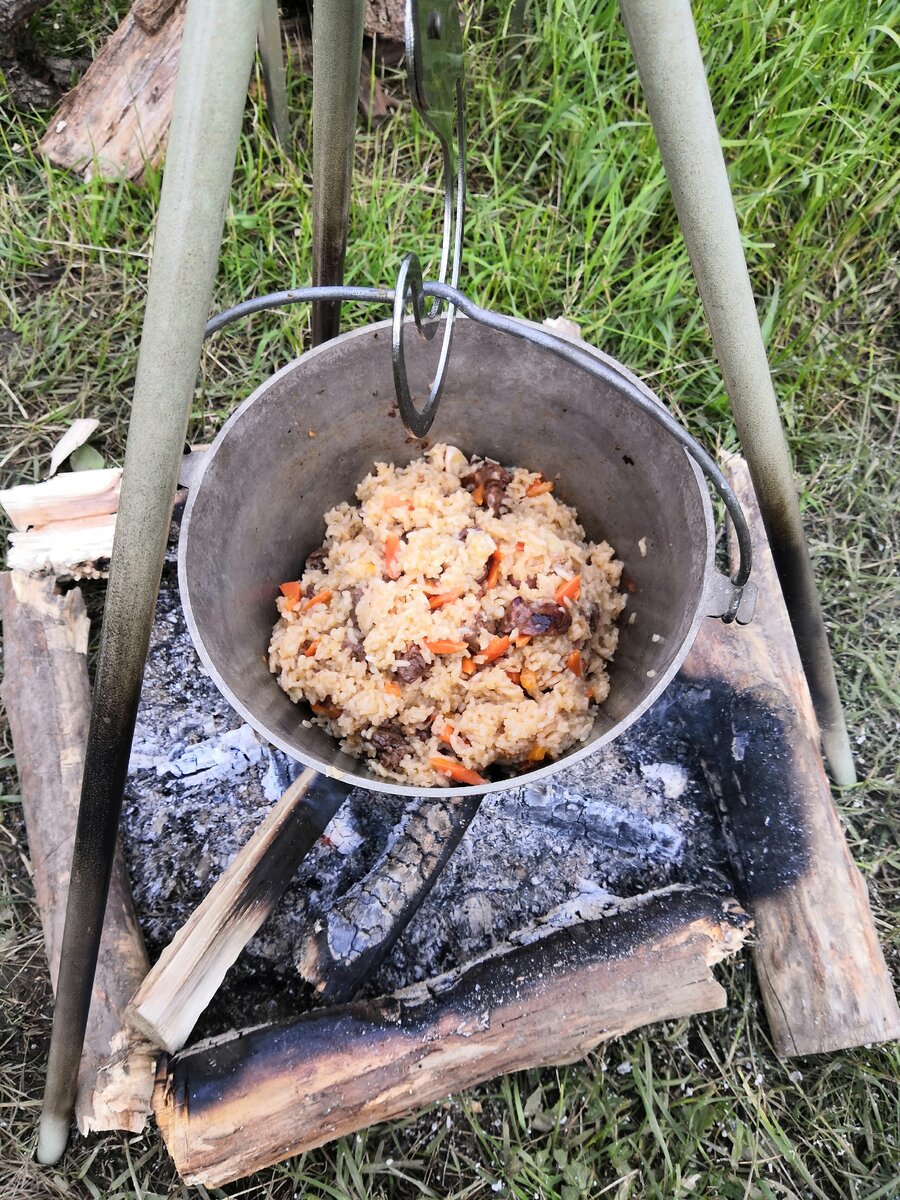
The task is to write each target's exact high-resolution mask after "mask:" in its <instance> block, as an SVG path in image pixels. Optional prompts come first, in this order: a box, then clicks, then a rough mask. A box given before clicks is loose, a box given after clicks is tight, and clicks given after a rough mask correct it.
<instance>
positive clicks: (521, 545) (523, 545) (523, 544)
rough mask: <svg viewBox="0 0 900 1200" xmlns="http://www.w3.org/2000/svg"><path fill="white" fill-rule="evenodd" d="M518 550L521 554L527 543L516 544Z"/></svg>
mask: <svg viewBox="0 0 900 1200" xmlns="http://www.w3.org/2000/svg"><path fill="white" fill-rule="evenodd" d="M516 549H517V550H518V552H519V553H520V554H521V553H522V551H523V550H524V549H525V543H524V542H516Z"/></svg>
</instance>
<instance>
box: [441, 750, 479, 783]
mask: <svg viewBox="0 0 900 1200" xmlns="http://www.w3.org/2000/svg"><path fill="white" fill-rule="evenodd" d="M428 762H429V763H430V765H431V766H432V767H434V769H435V771H440V773H441V774H442V775H449V776H450V778H451V779H455V780H456V781H457V783H472V784H478V783H487V780H486V779H482V777H481V776H480V775H479V774H478V773H477V772H475V771H470V770H469V768H468V767H464V766H463V765H462V763H458V762H455V761H454V760H453V759H452V758H445V757H444V755H443V754H435V755H433V756H432V757H431V758H429V760H428Z"/></svg>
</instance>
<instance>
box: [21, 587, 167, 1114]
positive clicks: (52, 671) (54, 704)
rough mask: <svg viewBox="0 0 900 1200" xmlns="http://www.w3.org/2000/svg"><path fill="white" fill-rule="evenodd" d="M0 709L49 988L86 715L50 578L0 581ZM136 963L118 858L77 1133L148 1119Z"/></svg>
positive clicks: (78, 620)
mask: <svg viewBox="0 0 900 1200" xmlns="http://www.w3.org/2000/svg"><path fill="white" fill-rule="evenodd" d="M0 615H2V620H3V644H4V656H5V679H4V682H3V686H2V689H0V694H2V698H3V700H4V702H5V704H6V706H7V710H8V713H9V722H10V727H11V729H12V738H13V747H14V749H15V755H16V765H17V767H18V772H19V780H20V783H21V789H22V808H23V811H24V815H25V827H26V831H27V834H28V846H29V852H30V856H31V869H32V875H33V878H34V886H35V892H36V895H37V904H38V909H39V911H40V916H41V924H42V926H43V931H44V945H45V947H46V951H47V959H48V963H49V966H50V980H51V983H52V985H53V987H54V989H55V987H56V978H57V973H58V970H59V954H60V949H61V945H62V933H63V924H64V921H65V911H66V895H67V892H68V886H69V869H70V863H71V858H72V845H73V841H74V837H75V822H76V818H77V814H78V802H79V798H80V795H81V774H82V770H83V766H84V749H85V745H86V742H87V730H88V719H89V715H90V706H91V698H90V686H89V683H88V673H87V644H88V630H89V622H88V618H87V615H86V613H85V609H84V601H83V599H82V597H81V592H80V591H78V590H77V589H75V590H73V591H70V592H69V593H68V594H67V595H66V596H61V595H59V594H58V593H57V592H56V591H55V590H54V584H53V581H52V580H50V579H35V578H32V577H29V576H28V575H23V574H20V573H18V572H4V573H3V574H2V575H0ZM148 965H149V964H148V962H147V956H146V952H145V950H144V943H143V940H142V938H141V932H140V928H139V926H138V923H137V918H136V916H135V912H134V906H133V903H132V899H131V890H130V887H129V883H128V878H127V874H126V871H125V865H124V862H123V859H122V854H121V850H118V851H117V853H116V857H115V862H114V866H113V874H112V882H111V884H110V891H109V903H108V905H107V910H106V918H105V920H104V924H103V936H102V939H101V944H100V957H99V961H98V964H97V975H96V980H95V983H94V994H93V1000H92V1003H91V1011H90V1017H89V1020H88V1027H87V1034H86V1037H85V1046H84V1054H83V1057H82V1061H81V1070H80V1073H79V1078H78V1093H77V1098H76V1104H75V1114H76V1118H77V1120H78V1127H79V1129H80V1130H81V1132H82V1133H88V1132H92V1131H96V1130H103V1129H128V1130H131V1132H133V1133H138V1132H140V1131H141V1130H142V1129H143V1127H144V1125H145V1123H146V1119H147V1116H148V1115H149V1112H150V1093H151V1091H152V1088H153V1074H154V1059H155V1054H154V1052H153V1051H151V1049H150V1047H149V1046H148V1045H147V1044H146V1043H144V1042H142V1041H141V1040H140V1039H135V1038H134V1036H133V1035H132V1033H131V1032H130V1031H129V1030H128V1028H127V1027H126V1026H125V1025H124V1024H123V1021H122V1012H123V1009H124V1007H125V1004H126V1003H127V1001H128V998H129V997H130V996H131V995H132V993H133V992H134V989H135V988H136V987H137V985H138V983H139V982H140V981H141V979H142V978H143V977H144V975H145V973H146V971H147V967H148Z"/></svg>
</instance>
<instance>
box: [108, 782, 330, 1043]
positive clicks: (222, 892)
mask: <svg viewBox="0 0 900 1200" xmlns="http://www.w3.org/2000/svg"><path fill="white" fill-rule="evenodd" d="M349 790H350V789H349V788H348V787H347V786H346V785H344V784H341V783H338V782H337V781H336V780H332V779H327V778H326V777H325V776H322V775H317V774H316V772H315V771H312V770H309V769H307V770H306V771H304V772H303V774H302V775H300V776H298V777H297V779H295V780H294V782H293V783H292V784H291V786H290V787H289V788H288V789H287V791H286V792H285V793H284V795H283V796H282V797H281V799H280V800H279V801H278V802H277V803H276V804H274V805H273V806H272V808H271V810H270V811H269V813H268V815H267V817H266V819H265V820H264V821H263V823H262V824H261V825H260V826H259V828H258V829H257V831H256V833H254V835H253V837H251V838H250V840H249V841H248V842H247V844H246V845H245V846H244V847H243V848H242V849H241V850H240V851H239V852H238V854H237V856H236V857H235V858H234V860H233V861H232V862H231V864H230V865H229V866H228V867H227V868H226V869H225V871H224V872H223V873H222V874H221V875H220V876H219V878H218V879H217V880H216V882H215V883H214V884H213V886H212V888H211V889H210V891H209V893H208V894H207V896H206V898H205V899H204V901H203V903H202V904H201V905H200V906H199V908H197V909H196V911H195V912H194V913H193V914H192V915H191V917H190V918H189V920H188V921H187V923H186V924H185V925H184V927H183V928H182V929H181V930H179V932H178V933H177V934H176V935H175V937H174V939H173V940H172V942H171V944H170V945H169V946H167V947H166V949H165V950H164V951H163V952H162V955H161V956H160V959H159V961H158V962H157V963H156V964H155V966H154V967H153V970H152V971H151V972H150V973H149V974H148V975H147V977H146V979H145V980H144V981H143V983H142V984H141V986H140V988H139V989H138V991H137V993H136V994H135V996H134V998H133V999H132V1002H131V1005H130V1007H129V1016H130V1018H131V1020H132V1022H133V1024H134V1025H135V1026H136V1027H137V1028H138V1029H140V1030H142V1031H143V1032H144V1033H145V1034H146V1036H147V1037H148V1038H149V1039H150V1040H151V1041H152V1042H153V1044H154V1045H156V1046H164V1047H165V1048H166V1049H167V1050H169V1051H174V1050H178V1049H180V1047H181V1046H183V1045H184V1043H185V1042H186V1041H187V1039H188V1036H189V1035H190V1033H191V1030H192V1029H193V1028H194V1025H195V1024H196V1022H197V1018H198V1017H199V1016H200V1014H201V1013H202V1012H203V1010H204V1009H205V1008H206V1006H207V1005H208V1004H209V1002H210V1000H212V998H213V996H214V995H215V994H216V992H217V991H218V989H219V985H220V984H221V982H222V980H223V979H224V978H225V973H226V971H227V970H228V968H229V967H230V966H231V965H232V963H233V962H234V960H235V959H236V958H237V956H238V955H239V954H240V952H241V951H242V950H243V948H244V947H245V946H246V944H247V943H248V942H249V941H250V939H251V938H252V937H253V935H254V933H256V931H257V929H259V927H260V925H262V923H263V921H265V919H266V917H267V916H268V915H269V913H270V912H271V911H272V909H273V908H274V907H275V905H276V904H277V903H278V901H279V900H280V899H281V896H282V895H283V893H284V890H285V888H286V887H287V885H288V884H289V883H290V881H291V879H292V878H293V876H294V874H295V872H296V870H297V867H298V866H299V865H300V863H301V861H302V860H303V858H304V857H305V855H306V854H307V852H308V851H309V849H310V847H311V846H312V845H313V844H314V843H315V842H316V841H317V840H318V839H319V837H321V835H322V833H323V832H324V830H325V827H326V826H327V824H328V822H329V821H330V820H331V818H332V817H333V816H334V814H335V813H336V812H337V810H338V808H339V807H340V806H341V804H342V803H343V801H344V799H345V798H346V796H347V794H348V792H349Z"/></svg>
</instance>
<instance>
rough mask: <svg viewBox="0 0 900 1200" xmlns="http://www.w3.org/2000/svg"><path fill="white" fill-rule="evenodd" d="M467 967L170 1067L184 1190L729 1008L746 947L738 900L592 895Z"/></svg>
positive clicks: (158, 1109) (166, 1118) (170, 1102)
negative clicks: (722, 974)
mask: <svg viewBox="0 0 900 1200" xmlns="http://www.w3.org/2000/svg"><path fill="white" fill-rule="evenodd" d="M582 909H583V911H582V912H581V913H578V906H577V905H576V906H575V908H574V910H573V908H572V907H570V906H567V909H566V912H565V915H564V916H563V917H562V918H561V919H563V920H572V918H573V916H575V919H576V920H577V919H578V916H581V917H582V918H584V919H582V920H581V921H580V922H579V923H577V924H574V925H573V924H569V925H564V926H562V927H556V925H555V922H554V920H553V918H552V917H551V918H549V919H548V921H547V924H546V928H545V929H544V930H542V931H537V932H535V931H532V932H531V933H530V934H526V935H525V936H524V938H523V944H520V945H515V946H510V945H505V946H502V947H500V948H499V949H497V950H494V951H492V952H491V953H489V954H487V955H485V956H483V957H482V958H480V959H478V960H476V961H475V962H472V963H469V964H468V965H467V966H465V967H463V968H461V969H460V970H457V971H454V972H451V973H449V974H447V975H444V976H441V977H439V978H437V979H433V980H430V981H429V982H428V983H426V984H422V985H419V986H416V987H413V988H409V989H407V990H405V991H403V992H399V993H397V994H395V995H393V996H389V997H386V998H384V999H382V1000H377V1001H373V1002H370V1003H367V1004H360V1003H357V1004H348V1005H343V1006H339V1007H336V1008H331V1009H327V1010H321V1011H316V1012H312V1013H309V1014H307V1015H306V1016H304V1017H302V1018H301V1019H300V1020H298V1021H295V1022H293V1023H291V1024H289V1025H281V1026H274V1027H273V1026H268V1027H265V1028H262V1029H251V1030H247V1031H245V1032H243V1033H240V1034H237V1035H235V1036H231V1037H226V1038H223V1039H220V1040H217V1041H214V1042H211V1043H208V1044H205V1045H202V1046H198V1047H196V1048H195V1049H192V1050H187V1051H184V1052H183V1053H181V1054H179V1055H177V1056H176V1057H175V1058H174V1059H172V1060H171V1061H170V1062H169V1064H168V1067H167V1068H166V1067H164V1068H163V1069H162V1071H161V1073H160V1076H159V1081H158V1085H157V1089H156V1091H155V1093H154V1111H155V1114H156V1120H157V1123H158V1125H159V1128H160V1130H161V1132H162V1135H163V1137H164V1139H165V1142H166V1145H167V1147H168V1150H169V1153H170V1154H171V1155H172V1158H173V1159H174V1161H175V1165H176V1167H177V1168H178V1171H179V1173H180V1174H181V1176H182V1178H184V1179H185V1181H186V1182H188V1183H191V1184H203V1185H205V1186H208V1187H212V1186H220V1185H223V1184H225V1183H228V1182H230V1181H232V1180H235V1179H238V1178H240V1177H241V1176H244V1175H248V1174H250V1173H251V1172H253V1171H257V1170H260V1169H261V1168H262V1167H265V1166H268V1165H270V1164H271V1163H274V1162H278V1161H280V1160H281V1159H284V1158H287V1157H289V1156H290V1155H292V1154H297V1153H299V1152H301V1151H303V1150H309V1149H311V1148H313V1147H314V1146H319V1145H322V1144H323V1143H324V1142H327V1141H330V1140H331V1139H333V1138H336V1137H339V1136H341V1135H343V1134H347V1133H352V1132H353V1131H354V1130H356V1129H361V1128H363V1127H364V1126H366V1125H370V1124H373V1123H374V1122H376V1121H385V1120H389V1119H393V1118H396V1117H400V1116H403V1115H405V1114H407V1113H410V1112H412V1111H414V1110H415V1109H417V1108H420V1107H422V1106H423V1105H426V1104H429V1103H431V1102H432V1101H434V1100H437V1099H439V1098H440V1097H442V1096H446V1095H447V1094H448V1092H457V1091H460V1090H461V1089H463V1088H467V1087H472V1086H474V1085H475V1084H477V1083H481V1082H482V1081H484V1080H486V1079H491V1078H493V1077H494V1076H496V1075H501V1074H505V1073H506V1072H508V1071H515V1070H519V1069H522V1068H525V1067H537V1066H547V1065H550V1064H555V1063H566V1062H571V1061H573V1060H575V1059H577V1058H580V1057H581V1056H582V1055H584V1054H585V1053H587V1051H589V1050H590V1049H592V1048H593V1047H595V1046H596V1045H598V1044H599V1043H600V1042H602V1041H605V1040H607V1039H608V1038H611V1037H616V1036H618V1035H620V1034H622V1033H626V1032H627V1031H628V1030H630V1029H634V1028H636V1027H638V1026H640V1025H646V1024H648V1023H650V1022H654V1021H661V1020H667V1019H670V1018H675V1017H683V1016H687V1015H690V1014H692V1013H697V1012H706V1011H709V1010H711V1009H715V1008H721V1007H722V1006H723V1005H724V1004H725V1001H726V997H725V992H724V991H723V989H722V988H721V987H720V985H719V984H718V983H716V981H715V980H714V979H713V976H712V974H711V971H710V966H711V965H712V964H713V963H715V962H718V961H719V960H720V959H721V958H722V957H724V956H725V955H727V954H731V953H733V952H735V951H736V950H737V949H739V947H740V946H741V944H742V942H743V940H744V938H745V936H746V934H747V932H748V930H749V924H750V923H749V919H748V917H747V914H746V913H744V912H743V911H742V910H741V909H740V908H738V907H737V905H736V904H735V903H734V902H733V901H724V902H723V901H722V899H721V897H718V896H710V895H709V894H705V893H702V892H697V891H692V890H690V889H687V890H685V889H680V888H673V889H669V890H667V891H665V892H662V893H658V894H656V895H650V896H646V897H642V898H641V899H639V900H635V901H629V902H625V903H624V904H623V905H621V906H620V907H619V908H618V909H613V910H611V911H608V912H607V914H606V915H605V916H601V915H599V914H598V911H597V905H596V901H594V902H593V903H592V901H591V900H590V899H587V900H586V901H585V903H584V905H583V906H582Z"/></svg>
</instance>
